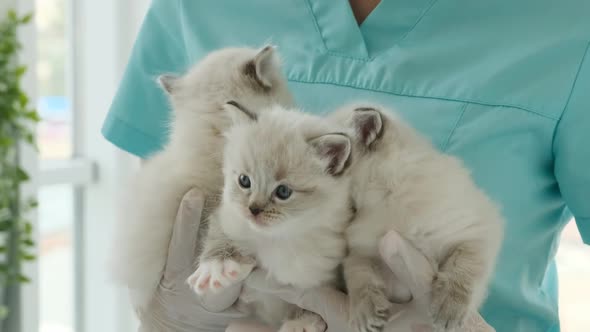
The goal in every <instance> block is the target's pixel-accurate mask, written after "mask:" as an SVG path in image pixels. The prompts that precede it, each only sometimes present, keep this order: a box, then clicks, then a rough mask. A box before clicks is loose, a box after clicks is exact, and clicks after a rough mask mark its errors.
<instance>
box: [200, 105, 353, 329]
mask: <svg viewBox="0 0 590 332" xmlns="http://www.w3.org/2000/svg"><path fill="white" fill-rule="evenodd" d="M234 106H237V107H238V108H241V107H240V106H239V105H237V104H234ZM235 112H236V114H238V117H239V118H244V119H245V120H242V121H239V122H240V123H239V124H237V125H236V126H234V127H232V128H231V129H230V131H229V132H228V134H227V145H226V147H225V157H224V162H223V170H224V175H225V186H224V191H223V199H222V203H221V206H220V208H219V209H218V210H217V211H216V212H214V213H213V214H212V216H211V220H210V229H209V230H210V232H209V234H208V238H207V240H206V241H205V247H204V250H203V253H202V256H201V262H200V266H199V268H198V270H197V271H196V272H195V273H194V274H193V275H192V276H191V277H190V278H189V280H188V282H189V284H191V285H192V286H193V288H194V290H195V291H196V292H197V293H198V294H203V293H205V292H208V291H220V290H221V289H223V288H224V287H226V286H229V285H231V284H234V283H237V282H239V281H241V280H243V279H244V278H245V277H246V276H247V275H248V274H249V273H250V271H251V270H252V268H253V267H254V266H255V264H256V265H258V266H260V267H262V268H264V269H266V270H267V271H268V273H269V276H270V277H273V278H275V279H276V280H277V281H278V282H280V283H283V284H288V285H293V286H296V287H299V288H309V287H315V286H320V285H327V284H330V285H333V284H334V283H335V282H336V281H337V279H338V276H339V274H338V267H339V266H340V264H341V263H342V259H343V258H344V257H345V255H346V241H345V238H344V230H345V228H346V226H347V225H348V222H349V221H350V218H351V217H352V214H353V210H352V208H351V205H350V195H349V193H348V187H349V180H348V177H347V176H346V175H343V173H344V172H345V170H346V167H347V165H348V163H349V156H350V154H351V142H350V138H349V137H348V136H346V135H344V134H341V133H340V132H339V130H337V129H335V128H334V127H332V125H331V123H329V122H327V121H325V120H323V119H321V118H318V117H314V116H311V115H308V114H305V113H302V112H297V111H287V110H285V109H282V108H280V107H275V108H273V109H271V110H268V111H263V112H260V113H259V115H258V116H257V117H256V116H251V112H248V111H247V110H245V109H243V108H242V111H239V110H236V111H235ZM244 114H245V115H244ZM249 115H250V116H249ZM241 300H242V307H248V309H250V310H252V311H253V313H254V314H256V315H257V316H258V317H259V318H260V319H262V320H264V321H265V322H267V323H269V324H272V325H274V326H277V327H278V326H279V325H280V324H281V322H283V321H284V320H285V319H288V320H287V321H286V322H284V323H283V324H282V327H281V328H280V331H308V332H315V331H320V332H321V331H324V329H325V328H326V325H325V323H324V322H323V320H322V319H321V317H320V316H318V315H316V314H313V313H311V312H305V311H303V310H302V309H299V308H297V307H296V306H293V305H289V304H287V303H284V302H282V301H281V300H280V299H278V298H274V297H263V295H262V294H243V296H242V297H241ZM245 303H250V305H246V306H244V304H245Z"/></svg>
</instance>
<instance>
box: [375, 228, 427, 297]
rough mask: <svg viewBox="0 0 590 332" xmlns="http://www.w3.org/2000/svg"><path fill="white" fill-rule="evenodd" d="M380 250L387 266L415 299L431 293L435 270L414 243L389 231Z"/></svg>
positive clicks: (381, 243)
mask: <svg viewBox="0 0 590 332" xmlns="http://www.w3.org/2000/svg"><path fill="white" fill-rule="evenodd" d="M379 250H380V254H381V257H382V258H383V260H384V261H385V263H386V264H387V266H389V268H390V269H391V270H392V271H393V272H394V274H395V275H396V277H397V278H398V279H399V280H400V281H401V282H402V283H403V284H404V285H406V286H407V287H408V288H409V289H410V291H411V293H412V295H413V296H414V297H421V296H422V295H424V294H426V293H428V292H430V288H431V284H432V278H433V277H434V274H435V269H434V268H433V267H432V265H431V264H430V262H429V261H428V259H427V258H426V256H424V254H423V253H422V252H420V251H419V250H418V249H416V247H414V245H413V244H412V243H410V242H409V241H408V240H407V239H405V238H404V237H402V236H401V235H400V234H399V233H397V232H396V231H389V232H388V233H387V234H385V236H383V238H382V239H381V242H380V245H379Z"/></svg>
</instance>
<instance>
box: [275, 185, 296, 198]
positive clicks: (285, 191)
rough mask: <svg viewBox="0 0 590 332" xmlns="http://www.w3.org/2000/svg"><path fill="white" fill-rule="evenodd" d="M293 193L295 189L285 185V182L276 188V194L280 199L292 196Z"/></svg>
mask: <svg viewBox="0 0 590 332" xmlns="http://www.w3.org/2000/svg"><path fill="white" fill-rule="evenodd" d="M292 193H293V190H291V188H289V187H287V186H285V185H284V184H281V185H280V186H278V187H277V189H276V190H275V195H276V196H277V198H278V199H281V200H286V199H287V198H289V197H291V194H292Z"/></svg>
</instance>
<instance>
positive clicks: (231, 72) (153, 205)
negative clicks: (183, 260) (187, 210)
mask: <svg viewBox="0 0 590 332" xmlns="http://www.w3.org/2000/svg"><path fill="white" fill-rule="evenodd" d="M159 80H160V84H161V85H162V87H163V88H164V89H165V90H166V91H167V93H168V95H169V98H170V101H171V104H172V107H173V109H174V112H173V114H172V120H171V124H170V128H171V133H170V140H169V143H168V145H167V146H166V147H165V148H164V149H163V151H161V152H159V153H157V154H156V155H154V156H153V157H151V158H150V159H149V160H148V161H147V162H146V164H145V165H144V166H143V167H142V168H141V170H140V171H139V174H137V176H136V177H135V179H134V180H133V182H132V183H131V185H130V188H129V190H128V191H127V192H126V197H124V204H123V206H122V209H121V213H122V216H121V222H120V227H119V229H118V234H117V235H116V238H115V240H114V248H113V249H114V250H113V255H112V256H113V259H112V260H113V262H112V265H113V266H112V268H113V272H114V274H115V277H116V280H117V281H118V282H120V283H122V284H124V285H125V286H128V287H129V288H130V290H131V297H132V301H133V303H134V305H135V306H136V307H142V306H145V305H147V304H148V303H149V301H150V299H151V298H152V296H153V294H154V291H155V290H156V287H157V285H158V283H159V281H160V279H161V277H162V272H163V268H164V264H165V262H166V255H167V252H168V245H169V241H170V236H171V232H172V225H173V223H174V219H175V215H176V212H177V209H178V207H179V204H180V200H181V199H182V197H183V195H184V194H185V193H186V192H187V191H188V190H189V189H190V188H192V187H196V188H199V189H201V190H202V191H203V192H204V193H205V194H206V195H210V194H215V193H217V194H219V193H220V192H221V189H222V187H223V175H222V171H221V159H222V153H221V151H222V149H223V144H224V137H223V132H224V130H225V129H226V128H227V127H228V125H229V123H230V120H229V116H228V114H227V113H226V111H225V110H224V108H223V105H225V103H226V102H227V101H228V100H240V101H241V102H242V103H243V104H244V105H247V106H248V107H249V108H250V109H261V108H263V107H267V106H269V105H273V104H277V103H278V104H284V105H291V104H292V97H291V94H290V93H289V91H288V89H287V85H286V82H285V80H284V79H283V77H282V74H281V70H280V65H279V61H278V58H277V55H276V52H275V50H274V48H273V47H271V46H267V47H265V48H263V49H262V50H256V49H249V48H227V49H222V50H219V51H215V52H212V53H211V54H209V55H208V56H207V57H205V58H204V59H203V60H202V61H200V62H199V63H197V64H196V65H195V66H194V67H193V68H191V69H190V71H188V72H187V73H186V74H185V75H184V76H181V77H175V76H170V75H164V76H161V77H160V79H159Z"/></svg>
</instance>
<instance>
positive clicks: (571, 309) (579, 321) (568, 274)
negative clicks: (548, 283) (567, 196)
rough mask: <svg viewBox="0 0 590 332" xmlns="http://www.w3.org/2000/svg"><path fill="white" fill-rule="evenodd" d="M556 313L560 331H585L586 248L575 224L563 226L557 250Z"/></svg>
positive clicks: (589, 319)
mask: <svg viewBox="0 0 590 332" xmlns="http://www.w3.org/2000/svg"><path fill="white" fill-rule="evenodd" d="M557 270H558V274H559V316H560V320H561V330H562V331H572V332H573V331H588V328H589V327H590V315H589V314H588V308H590V283H589V282H588V281H589V280H590V247H588V246H586V245H584V244H583V242H582V239H581V238H580V234H579V233H578V229H577V228H576V224H575V223H574V222H573V221H572V222H570V223H569V224H568V225H567V226H566V227H565V229H564V231H563V234H562V238H561V243H560V245H559V250H558V251H557Z"/></svg>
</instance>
